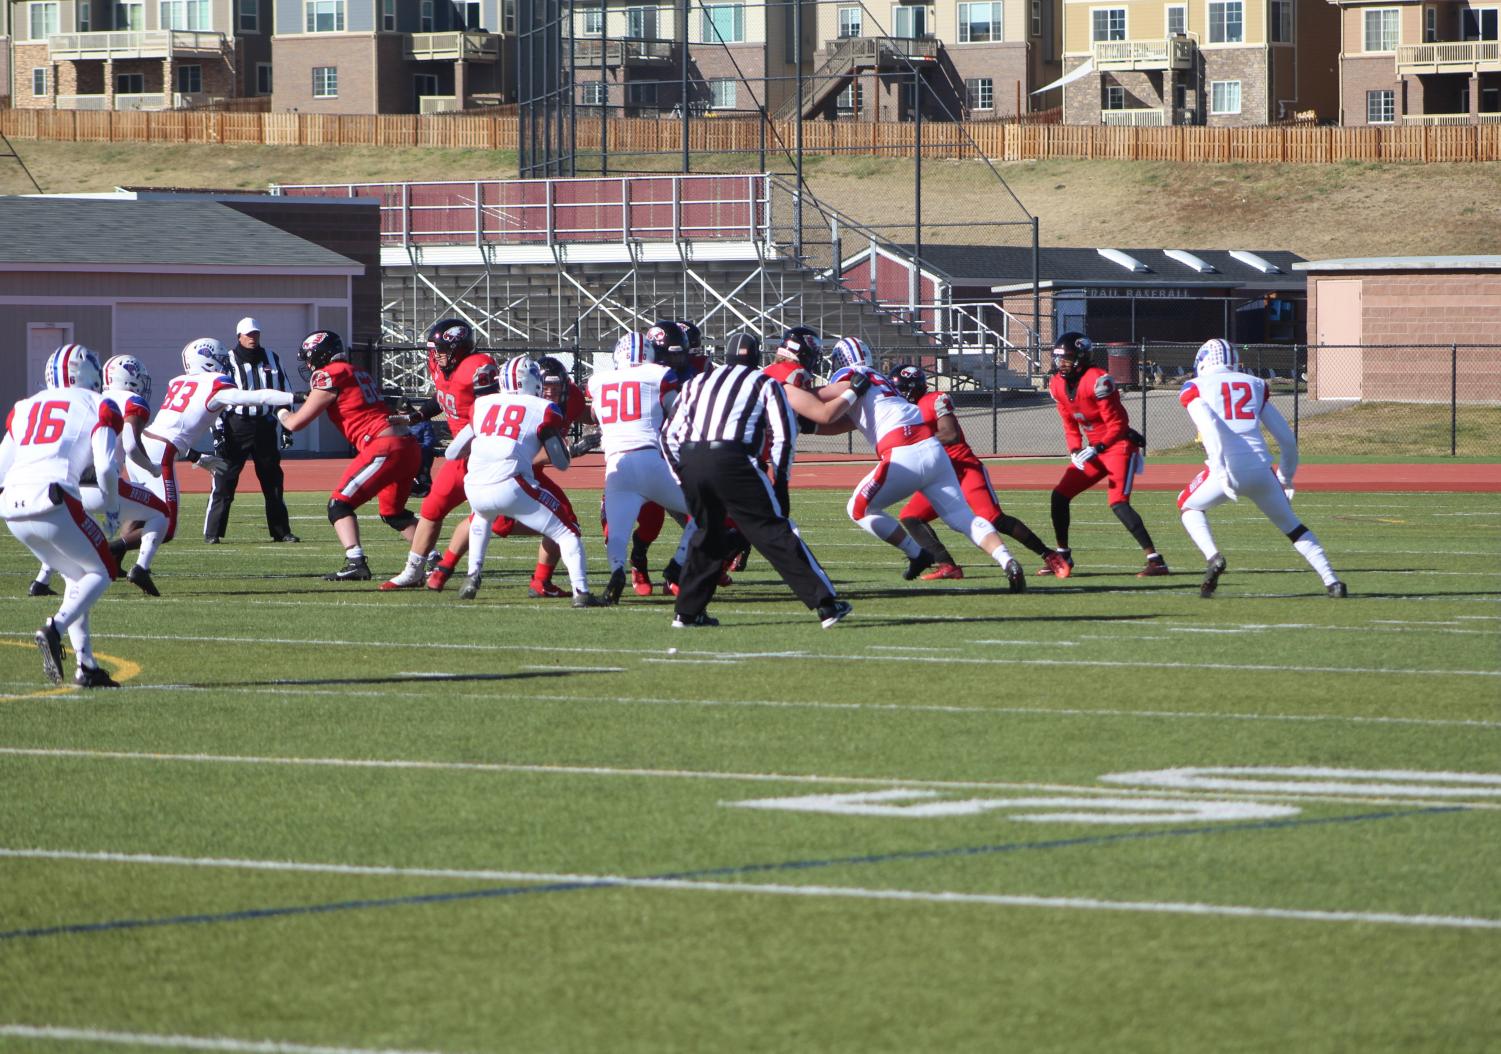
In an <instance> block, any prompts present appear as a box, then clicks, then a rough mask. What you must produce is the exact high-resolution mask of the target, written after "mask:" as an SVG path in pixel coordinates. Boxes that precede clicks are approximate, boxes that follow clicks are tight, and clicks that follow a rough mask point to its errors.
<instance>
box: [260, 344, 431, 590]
mask: <svg viewBox="0 0 1501 1054" xmlns="http://www.w3.org/2000/svg"><path fill="white" fill-rule="evenodd" d="M297 358H298V359H300V360H301V362H302V369H303V371H304V373H305V375H306V376H307V377H308V386H309V388H310V389H311V390H310V391H309V392H308V396H307V402H306V403H304V404H303V405H302V408H301V409H299V410H282V411H280V412H279V413H277V415H276V416H277V419H278V420H280V421H281V426H282V427H283V428H285V429H286V430H287V431H288V432H299V431H301V430H302V429H304V428H306V427H307V426H308V425H310V424H312V423H313V422H314V421H316V420H317V419H318V416H319V415H320V414H322V413H323V411H325V410H327V411H328V419H329V420H330V421H332V422H333V423H334V424H335V425H336V426H337V427H338V429H339V431H341V432H343V433H344V438H345V439H347V440H349V445H350V446H352V447H354V448H355V450H356V451H358V453H356V454H355V456H354V460H353V461H351V462H350V463H349V468H347V469H345V471H344V478H343V479H342V480H340V481H339V485H338V486H337V487H335V488H334V492H333V494H332V495H331V496H330V497H329V499H328V522H329V523H331V524H333V525H334V533H335V534H337V535H338V536H339V542H340V544H342V545H343V546H344V566H343V567H341V568H339V569H338V570H337V571H330V572H329V573H328V574H326V575H324V576H323V578H324V580H325V581H329V582H360V581H369V579H370V565H369V564H367V563H366V562H365V550H364V549H362V548H361V547H360V521H359V520H358V519H356V518H355V515H354V510H355V509H357V508H359V507H360V506H361V505H363V504H364V503H365V502H367V501H369V500H370V499H371V498H378V500H379V508H380V518H381V519H382V520H384V521H385V522H386V525H387V526H388V527H390V528H391V529H392V530H394V531H396V532H397V533H398V534H400V535H401V536H402V537H403V538H405V539H406V540H407V541H408V542H410V541H411V540H412V535H413V534H414V533H416V530H417V517H416V516H413V515H412V513H411V511H410V510H409V509H408V508H407V498H408V496H410V495H411V493H412V481H413V480H414V479H415V478H416V476H417V470H418V469H419V468H421V467H422V450H421V448H420V447H418V446H417V440H415V439H413V438H412V434H411V429H410V428H409V427H408V425H407V423H406V421H405V420H404V419H398V420H395V421H393V420H391V417H392V414H393V413H394V410H393V409H392V407H390V406H388V405H386V401H385V399H383V398H381V394H380V388H379V387H377V386H376V383H375V381H374V380H372V379H371V377H370V375H369V374H368V373H366V372H365V371H364V370H362V369H360V368H359V367H357V366H354V365H352V364H351V363H350V362H349V356H348V354H347V353H346V352H345V350H344V341H343V340H342V339H341V338H340V337H339V335H338V334H337V333H334V332H332V331H330V330H319V331H318V332H316V333H310V334H308V336H307V339H305V340H304V341H303V342H302V347H301V348H299V349H297Z"/></svg>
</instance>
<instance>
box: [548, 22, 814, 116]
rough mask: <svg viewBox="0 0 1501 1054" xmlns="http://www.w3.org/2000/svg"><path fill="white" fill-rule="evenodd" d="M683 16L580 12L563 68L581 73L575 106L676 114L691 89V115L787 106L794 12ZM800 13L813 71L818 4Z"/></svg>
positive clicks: (637, 113)
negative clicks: (785, 101) (684, 18)
mask: <svg viewBox="0 0 1501 1054" xmlns="http://www.w3.org/2000/svg"><path fill="white" fill-rule="evenodd" d="M684 9H685V8H683V7H680V6H679V5H678V4H675V3H664V4H655V5H653V4H641V3H630V2H628V0H624V2H616V0H604V2H602V3H596V4H585V3H583V2H579V3H576V4H575V5H574V7H573V39H572V40H571V41H569V40H565V41H564V42H563V48H564V57H563V61H564V63H565V64H571V65H572V67H573V69H574V70H575V74H574V89H575V91H576V93H577V95H576V101H577V104H578V105H579V106H581V107H585V108H588V109H595V108H599V107H603V106H609V108H610V110H611V112H613V113H624V114H626V115H628V116H653V115H657V114H667V115H670V114H671V113H673V112H674V111H679V110H680V108H681V107H682V105H683V103H684V95H685V89H686V96H687V98H686V102H687V106H688V108H689V110H690V112H700V113H715V114H722V115H726V116H732V115H736V114H740V115H750V114H754V113H756V112H757V111H758V110H760V109H762V108H765V109H767V110H768V111H772V112H774V111H775V110H776V109H777V107H779V106H781V105H782V103H783V100H784V99H786V98H787V96H788V95H789V94H791V93H792V92H793V90H794V89H793V86H794V84H795V82H796V78H797V65H796V59H797V47H796V46H795V42H796V39H797V27H796V17H797V11H798V10H799V8H798V6H797V5H796V4H794V3H792V2H790V0H771V2H769V3H704V4H698V3H695V4H691V5H686V11H687V19H686V26H685V25H684V24H683V19H682V11H683V10H684ZM801 10H802V11H803V43H802V55H803V57H804V58H803V61H804V68H805V69H806V68H808V66H809V64H811V61H812V57H813V51H814V47H815V45H816V25H817V22H816V19H815V18H814V5H813V4H812V3H811V2H810V3H807V4H805V5H803V7H802V8H801ZM685 30H686V32H685ZM685 62H686V70H685V69H684V63H685Z"/></svg>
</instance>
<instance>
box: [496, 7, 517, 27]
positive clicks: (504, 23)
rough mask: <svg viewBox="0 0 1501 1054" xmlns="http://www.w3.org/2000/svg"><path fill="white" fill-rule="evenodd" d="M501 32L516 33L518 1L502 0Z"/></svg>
mask: <svg viewBox="0 0 1501 1054" xmlns="http://www.w3.org/2000/svg"><path fill="white" fill-rule="evenodd" d="M500 21H501V32H503V33H514V32H516V0H502V3H501V5H500Z"/></svg>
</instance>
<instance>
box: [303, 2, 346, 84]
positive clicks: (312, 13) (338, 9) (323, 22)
mask: <svg viewBox="0 0 1501 1054" xmlns="http://www.w3.org/2000/svg"><path fill="white" fill-rule="evenodd" d="M306 31H307V32H309V33H342V32H344V0H308V2H307V22H306ZM328 68H329V69H332V68H333V67H332V66H330V67H328Z"/></svg>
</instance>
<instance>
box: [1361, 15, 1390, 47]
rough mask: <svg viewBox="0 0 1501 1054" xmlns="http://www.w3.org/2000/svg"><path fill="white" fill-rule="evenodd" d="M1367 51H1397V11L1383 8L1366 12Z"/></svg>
mask: <svg viewBox="0 0 1501 1054" xmlns="http://www.w3.org/2000/svg"><path fill="white" fill-rule="evenodd" d="M1365 50H1366V51H1396V50H1397V9H1396V8H1395V7H1382V8H1377V9H1376V10H1374V11H1366V12H1365Z"/></svg>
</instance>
